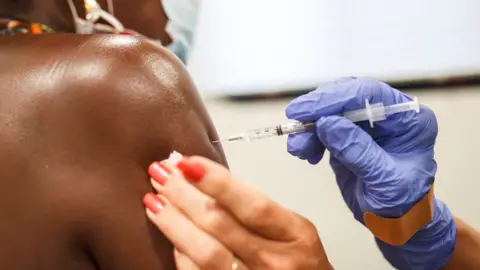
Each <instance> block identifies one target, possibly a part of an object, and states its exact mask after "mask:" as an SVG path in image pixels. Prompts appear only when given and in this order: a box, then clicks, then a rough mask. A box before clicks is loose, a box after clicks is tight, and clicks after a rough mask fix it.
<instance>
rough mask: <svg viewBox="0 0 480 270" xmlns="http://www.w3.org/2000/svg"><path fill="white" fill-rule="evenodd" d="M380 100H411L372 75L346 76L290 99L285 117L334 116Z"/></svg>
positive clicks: (401, 101)
mask: <svg viewBox="0 0 480 270" xmlns="http://www.w3.org/2000/svg"><path fill="white" fill-rule="evenodd" d="M365 100H368V101H369V102H370V103H371V104H374V103H378V102H383V104H384V105H385V106H388V105H392V104H397V103H403V102H407V101H411V100H412V99H411V98H410V97H408V96H407V95H405V94H403V93H401V92H400V91H398V90H396V89H394V88H392V87H390V86H389V85H387V84H385V83H383V82H380V81H378V80H375V79H372V78H346V79H341V80H338V81H335V82H332V83H327V84H324V85H322V86H320V87H318V88H317V89H316V90H315V91H312V92H310V93H308V94H305V95H303V96H300V97H298V98H296V99H294V100H293V101H292V102H290V104H289V105H288V106H287V108H286V110H285V111H286V115H287V117H288V118H289V119H294V120H297V121H302V122H309V121H316V120H318V119H319V118H320V117H322V116H330V115H338V114H341V113H343V112H346V111H353V110H358V109H364V108H365Z"/></svg>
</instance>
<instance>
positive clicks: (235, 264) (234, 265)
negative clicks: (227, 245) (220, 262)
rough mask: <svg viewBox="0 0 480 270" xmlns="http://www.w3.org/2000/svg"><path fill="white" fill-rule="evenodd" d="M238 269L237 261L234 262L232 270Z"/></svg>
mask: <svg viewBox="0 0 480 270" xmlns="http://www.w3.org/2000/svg"><path fill="white" fill-rule="evenodd" d="M237 269H238V263H237V262H236V261H233V262H232V270H237Z"/></svg>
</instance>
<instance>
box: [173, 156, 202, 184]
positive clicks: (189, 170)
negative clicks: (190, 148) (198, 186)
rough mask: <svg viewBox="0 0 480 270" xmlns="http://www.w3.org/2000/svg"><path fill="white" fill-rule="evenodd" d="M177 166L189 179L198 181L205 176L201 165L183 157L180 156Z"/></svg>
mask: <svg viewBox="0 0 480 270" xmlns="http://www.w3.org/2000/svg"><path fill="white" fill-rule="evenodd" d="M177 168H178V169H179V170H180V171H182V173H183V175H184V176H185V178H187V179H188V180H190V181H194V182H198V181H200V180H202V178H203V176H205V168H203V166H202V165H200V164H198V163H196V162H192V161H190V160H188V159H185V158H182V159H181V160H180V161H179V162H178V163H177Z"/></svg>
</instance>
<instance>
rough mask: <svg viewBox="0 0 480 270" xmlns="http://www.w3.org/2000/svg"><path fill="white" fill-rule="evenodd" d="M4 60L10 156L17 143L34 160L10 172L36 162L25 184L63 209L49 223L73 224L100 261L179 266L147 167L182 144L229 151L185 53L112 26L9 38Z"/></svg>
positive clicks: (3, 133)
mask: <svg viewBox="0 0 480 270" xmlns="http://www.w3.org/2000/svg"><path fill="white" fill-rule="evenodd" d="M0 62H2V65H1V66H0V97H1V98H0V123H1V124H2V125H1V127H0V137H1V138H0V140H2V142H3V149H4V150H5V149H7V150H8V151H3V154H4V155H5V157H0V158H1V159H2V160H4V159H6V158H7V156H6V155H7V153H9V151H10V153H12V154H13V155H14V158H12V157H11V156H10V159H11V160H19V161H21V163H20V162H15V164H17V163H18V164H23V165H22V166H21V167H19V166H16V167H15V166H13V165H12V166H10V167H8V169H7V170H6V171H4V175H9V177H12V178H15V177H18V178H19V179H21V178H22V177H25V171H28V172H30V175H31V176H32V177H31V178H32V179H28V181H23V182H24V183H22V185H25V186H28V191H29V192H30V193H33V194H36V196H39V199H38V200H48V201H49V202H50V203H49V205H52V207H53V208H55V209H56V210H55V211H53V210H52V211H53V212H54V213H55V215H53V214H52V215H51V217H50V218H51V220H46V221H45V226H46V227H47V226H50V225H48V224H49V222H50V223H51V224H55V223H62V224H65V226H66V227H72V228H73V229H72V230H69V231H73V232H74V233H75V235H76V239H80V240H79V241H80V242H82V243H83V244H84V245H85V249H86V250H88V253H89V257H91V258H92V260H94V262H95V264H96V265H98V267H99V269H113V270H117V269H119V270H122V269H145V270H147V269H170V268H173V261H172V260H173V257H172V253H171V252H172V247H171V246H170V244H169V243H168V241H166V239H165V238H164V237H163V236H162V235H161V234H160V233H159V232H158V230H156V229H155V228H154V227H153V226H152V225H151V224H150V223H149V222H148V220H147V219H146V217H145V213H144V207H143V205H142V203H141V198H142V196H143V195H144V194H145V193H146V192H148V191H151V187H150V184H149V177H148V175H147V172H146V169H147V167H148V165H149V164H150V163H151V162H153V161H155V160H161V159H164V158H166V157H167V156H168V154H169V153H170V152H171V151H173V150H177V151H179V152H181V153H184V154H187V155H193V154H196V155H203V156H206V157H209V158H211V159H214V160H217V161H219V162H222V163H225V157H224V155H223V152H222V150H221V149H220V148H218V147H217V146H214V145H213V144H212V143H211V141H212V140H213V139H215V138H216V132H215V128H214V126H213V124H212V122H211V121H210V118H209V116H208V113H207V112H206V110H205V108H204V105H203V103H202V101H201V99H200V97H199V95H198V94H197V92H196V89H195V86H194V84H193V82H192V81H191V79H190V77H189V75H188V73H187V72H186V70H185V68H184V67H183V65H182V64H181V63H180V62H179V61H178V60H177V59H176V58H175V56H173V55H172V54H170V53H169V52H168V51H167V50H165V49H162V48H159V47H157V46H156V45H153V44H150V43H149V42H147V41H143V40H139V39H136V38H133V37H129V36H107V35H105V36H77V35H52V36H40V37H36V36H31V37H16V38H8V39H7V38H6V39H0ZM0 156H1V155H0ZM12 164H13V162H12ZM18 189H19V191H20V190H22V188H21V187H20V185H19V188H18ZM23 191H25V188H23ZM57 202H61V203H57ZM17 212H28V211H25V210H23V209H18V211H17ZM55 217H56V218H55ZM39 233H41V232H39ZM51 239H54V238H51Z"/></svg>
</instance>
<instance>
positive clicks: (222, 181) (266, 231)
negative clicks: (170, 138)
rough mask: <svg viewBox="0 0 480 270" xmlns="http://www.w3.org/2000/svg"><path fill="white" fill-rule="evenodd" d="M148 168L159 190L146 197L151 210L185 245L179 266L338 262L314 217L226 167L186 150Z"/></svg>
mask: <svg viewBox="0 0 480 270" xmlns="http://www.w3.org/2000/svg"><path fill="white" fill-rule="evenodd" d="M148 172H149V174H150V176H151V177H152V185H153V187H154V188H155V189H157V191H158V193H159V195H154V194H147V195H146V196H145V198H144V204H145V205H146V207H147V209H148V210H147V216H148V217H149V218H150V220H151V221H152V222H153V223H154V224H155V225H156V226H157V227H158V228H159V229H160V230H161V231H162V232H163V233H164V234H165V235H166V236H167V238H169V239H170V241H172V243H173V244H174V246H175V247H176V248H177V251H176V253H175V259H176V261H177V266H178V267H179V269H219V270H220V269H222V270H223V269H242V270H244V269H315V270H321V269H333V268H332V267H331V265H330V263H329V261H328V259H327V256H326V254H325V251H324V249H323V246H322V243H321V241H320V239H319V237H318V234H317V231H316V229H315V227H314V226H313V225H312V223H311V222H309V221H308V220H307V219H305V218H303V217H301V216H299V215H297V214H294V213H293V212H292V211H290V210H288V209H285V208H284V207H282V206H281V205H279V204H278V203H276V202H274V201H272V200H271V199H270V198H268V197H267V196H265V195H264V194H263V193H261V192H259V191H257V190H255V189H254V188H252V187H250V186H248V185H246V184H245V183H244V182H242V181H239V180H237V179H235V178H234V177H233V176H232V175H231V174H230V172H229V171H228V169H226V168H225V167H223V166H221V165H219V164H217V163H215V162H213V161H211V160H207V159H204V158H201V157H184V158H182V159H181V160H180V161H179V162H177V163H176V165H172V164H168V163H153V164H152V165H151V166H150V167H149V170H148ZM162 198H165V199H162ZM165 202H167V203H165ZM192 239H195V241H192Z"/></svg>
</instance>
